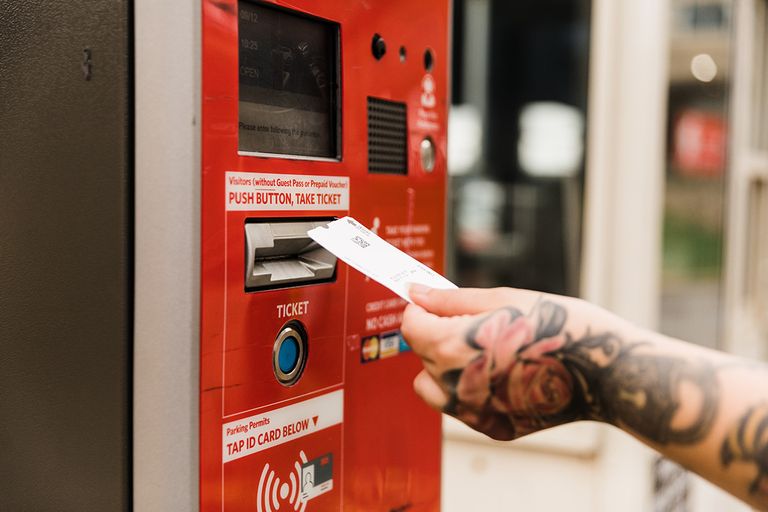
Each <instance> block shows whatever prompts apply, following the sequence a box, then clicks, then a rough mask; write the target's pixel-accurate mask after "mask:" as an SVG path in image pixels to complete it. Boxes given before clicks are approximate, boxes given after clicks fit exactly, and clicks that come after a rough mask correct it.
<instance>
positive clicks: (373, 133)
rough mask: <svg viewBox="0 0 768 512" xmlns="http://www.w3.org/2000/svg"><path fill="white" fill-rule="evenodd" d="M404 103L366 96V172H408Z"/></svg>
mask: <svg viewBox="0 0 768 512" xmlns="http://www.w3.org/2000/svg"><path fill="white" fill-rule="evenodd" d="M407 135H408V124H407V116H406V106H405V103H398V102H396V101H387V100H382V99H379V98H370V97H369V98H368V172H378V173H389V174H407V173H408V138H407Z"/></svg>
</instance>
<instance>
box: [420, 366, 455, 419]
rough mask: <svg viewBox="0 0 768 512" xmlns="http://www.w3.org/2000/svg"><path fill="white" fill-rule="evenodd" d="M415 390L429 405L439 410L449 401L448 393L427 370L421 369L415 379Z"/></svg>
mask: <svg viewBox="0 0 768 512" xmlns="http://www.w3.org/2000/svg"><path fill="white" fill-rule="evenodd" d="M413 390H414V391H416V394H417V395H419V396H420V397H421V399H422V400H424V401H425V402H427V405H429V406H430V407H432V408H433V409H436V410H438V411H442V410H443V408H444V407H445V404H447V403H448V394H447V393H446V392H445V391H444V390H443V388H441V387H440V385H439V384H438V383H437V382H436V381H435V379H433V378H432V376H431V375H430V374H429V372H427V371H426V370H421V372H419V374H418V375H417V376H416V378H415V379H413Z"/></svg>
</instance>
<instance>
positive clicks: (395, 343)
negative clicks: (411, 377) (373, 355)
mask: <svg viewBox="0 0 768 512" xmlns="http://www.w3.org/2000/svg"><path fill="white" fill-rule="evenodd" d="M380 351H381V355H380V357H381V358H382V359H384V358H387V357H392V356H396V355H397V354H399V353H400V333H399V332H393V333H389V334H387V335H383V336H382V337H381V348H380Z"/></svg>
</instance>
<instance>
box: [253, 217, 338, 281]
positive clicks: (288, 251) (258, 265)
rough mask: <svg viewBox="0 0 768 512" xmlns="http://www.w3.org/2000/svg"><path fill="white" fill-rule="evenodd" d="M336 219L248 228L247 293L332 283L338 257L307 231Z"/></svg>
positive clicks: (270, 223) (275, 223) (278, 223)
mask: <svg viewBox="0 0 768 512" xmlns="http://www.w3.org/2000/svg"><path fill="white" fill-rule="evenodd" d="M332 220H333V219H326V220H312V221H306V220H301V221H287V222H286V221H264V222H249V223H246V224H245V250H246V260H245V289H246V290H247V291H256V290H267V289H275V288H284V287H289V286H300V285H306V284H316V283H322V282H327V281H332V280H333V279H335V277H336V256H334V255H333V254H332V253H330V252H328V251H327V250H325V249H323V248H322V247H321V246H320V245H318V244H317V242H315V241H314V240H312V239H311V238H310V237H309V235H307V231H309V230H310V229H314V228H316V227H319V226H324V225H326V224H328V223H329V222H331V221H332Z"/></svg>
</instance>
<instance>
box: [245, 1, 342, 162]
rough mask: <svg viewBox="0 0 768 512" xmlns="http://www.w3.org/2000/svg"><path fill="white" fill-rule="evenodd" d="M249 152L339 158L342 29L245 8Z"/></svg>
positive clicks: (279, 12) (262, 8) (270, 9)
mask: <svg viewBox="0 0 768 512" xmlns="http://www.w3.org/2000/svg"><path fill="white" fill-rule="evenodd" d="M238 9H239V11H238V45H239V63H238V64H239V119H238V121H239V122H238V149H239V151H241V152H247V153H248V152H252V153H274V154H280V155H293V156H299V157H310V158H311V157H320V158H338V157H339V156H340V151H339V146H338V141H339V140H340V135H339V123H338V120H339V118H340V116H339V113H338V104H339V101H338V96H339V83H338V82H339V78H338V76H339V71H338V62H339V60H338V39H339V29H338V25H336V24H334V23H330V22H327V21H324V20H318V19H315V18H309V17H305V16H302V15H299V14H296V13H291V12H288V11H285V10H282V9H277V8H274V7H269V6H265V5H262V4H258V3H252V2H247V1H240V2H238Z"/></svg>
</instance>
